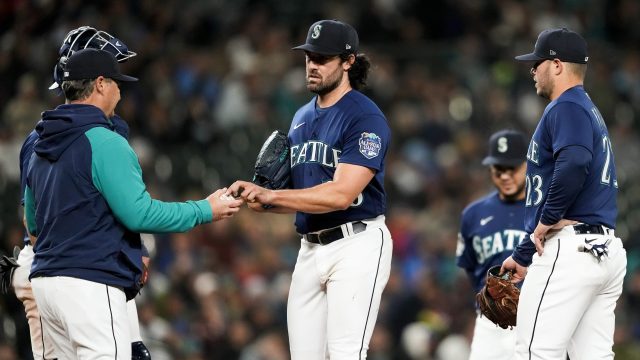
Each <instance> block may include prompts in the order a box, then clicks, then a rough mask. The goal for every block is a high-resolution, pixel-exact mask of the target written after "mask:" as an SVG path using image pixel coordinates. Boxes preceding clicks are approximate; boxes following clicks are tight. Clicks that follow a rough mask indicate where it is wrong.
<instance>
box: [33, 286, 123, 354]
mask: <svg viewBox="0 0 640 360" xmlns="http://www.w3.org/2000/svg"><path fill="white" fill-rule="evenodd" d="M31 286H32V288H33V294H34V295H35V299H36V302H37V304H38V309H39V310H40V318H41V320H42V327H43V329H44V330H45V331H46V332H48V333H49V334H50V335H51V338H52V339H53V343H54V346H55V351H56V353H57V354H58V357H59V358H60V359H65V360H66V359H69V360H71V359H82V360H107V359H109V360H131V335H130V331H129V326H130V325H129V319H128V315H127V301H126V297H125V294H124V291H122V290H121V289H119V288H116V287H113V286H107V285H104V284H100V283H96V282H92V281H87V280H81V279H76V278H72V277H64V276H55V277H38V278H33V279H32V280H31Z"/></svg>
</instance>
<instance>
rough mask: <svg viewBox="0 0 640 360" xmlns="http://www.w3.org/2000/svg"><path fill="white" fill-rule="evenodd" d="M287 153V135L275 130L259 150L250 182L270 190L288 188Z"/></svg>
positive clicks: (289, 171)
mask: <svg viewBox="0 0 640 360" xmlns="http://www.w3.org/2000/svg"><path fill="white" fill-rule="evenodd" d="M289 151H290V149H289V139H287V134H285V133H283V132H281V131H279V130H275V131H274V132H273V133H272V134H271V135H270V136H269V138H267V140H266V141H265V142H264V144H263V145H262V149H260V153H259V154H258V158H257V159H256V165H255V174H254V175H253V180H252V182H253V183H254V184H257V185H260V186H262V187H263V188H267V189H272V190H278V189H287V188H289V187H290V182H291V163H290V160H289Z"/></svg>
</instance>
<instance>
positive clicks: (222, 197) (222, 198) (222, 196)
mask: <svg viewBox="0 0 640 360" xmlns="http://www.w3.org/2000/svg"><path fill="white" fill-rule="evenodd" d="M220 199H221V200H226V201H231V200H235V198H234V197H233V196H231V195H224V194H222V195H220Z"/></svg>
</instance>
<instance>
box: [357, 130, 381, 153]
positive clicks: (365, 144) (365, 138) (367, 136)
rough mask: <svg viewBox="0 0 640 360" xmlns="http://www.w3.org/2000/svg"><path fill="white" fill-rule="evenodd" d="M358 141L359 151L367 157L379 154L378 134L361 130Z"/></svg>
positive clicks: (379, 140)
mask: <svg viewBox="0 0 640 360" xmlns="http://www.w3.org/2000/svg"><path fill="white" fill-rule="evenodd" d="M358 143H359V144H360V153H361V154H362V155H364V157H366V158H367V159H373V158H374V157H376V156H378V155H379V154H380V149H381V148H382V139H380V136H378V135H376V134H374V133H367V132H363V133H362V135H361V136H360V140H359V141H358Z"/></svg>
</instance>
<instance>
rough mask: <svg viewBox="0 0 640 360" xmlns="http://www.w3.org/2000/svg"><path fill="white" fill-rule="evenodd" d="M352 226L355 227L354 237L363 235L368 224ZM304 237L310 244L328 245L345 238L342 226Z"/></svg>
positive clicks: (356, 223) (360, 222) (360, 223)
mask: <svg viewBox="0 0 640 360" xmlns="http://www.w3.org/2000/svg"><path fill="white" fill-rule="evenodd" d="M351 225H352V227H353V234H354V235H355V234H358V233H361V232H363V231H365V230H366V229H367V224H365V223H363V222H362V221H354V222H352V223H351ZM347 236H348V234H347ZM303 237H304V239H305V240H307V241H308V242H310V243H314V244H320V245H327V244H331V243H332V242H334V241H336V240H340V239H342V238H343V237H345V235H344V233H343V232H342V226H336V227H334V228H330V229H327V230H322V231H319V232H316V233H308V234H304V235H303Z"/></svg>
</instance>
